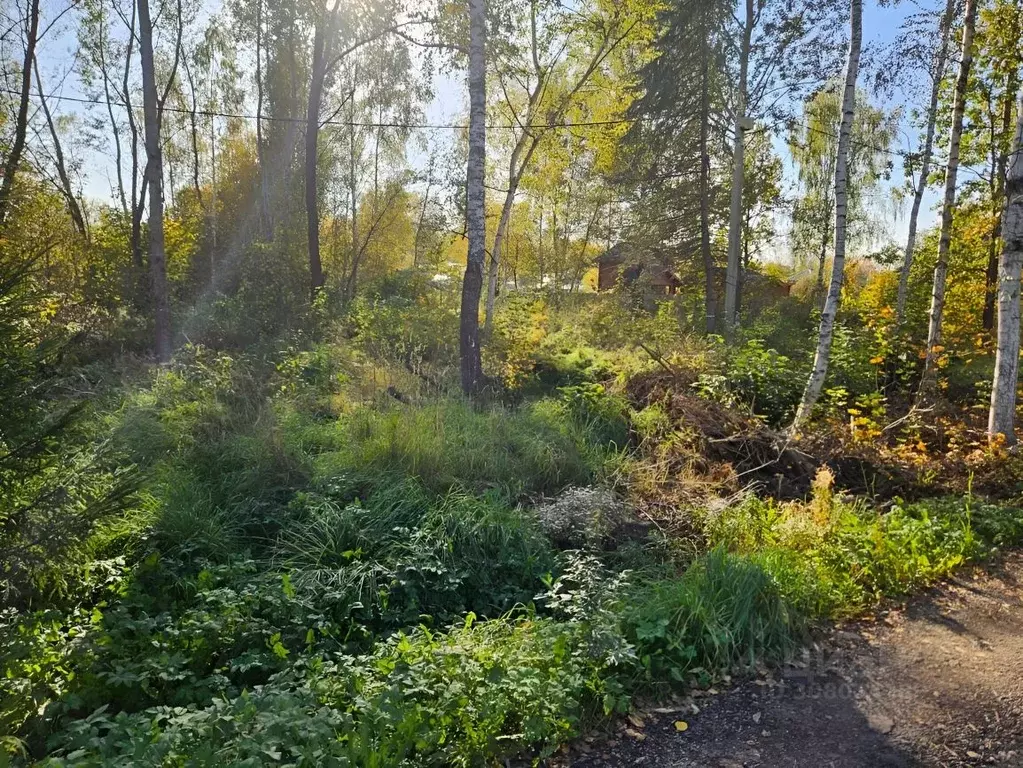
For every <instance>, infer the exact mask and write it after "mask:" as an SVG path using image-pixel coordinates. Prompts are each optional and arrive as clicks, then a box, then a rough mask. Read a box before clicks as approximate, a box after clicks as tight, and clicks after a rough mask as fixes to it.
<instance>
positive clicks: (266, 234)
mask: <svg viewBox="0 0 1023 768" xmlns="http://www.w3.org/2000/svg"><path fill="white" fill-rule="evenodd" d="M263 101H264V96H263V0H256V160H257V162H258V163H259V221H260V228H261V230H262V233H263V238H264V239H265V240H270V239H272V238H273V224H272V223H271V218H270V182H269V178H268V174H269V173H270V169H269V168H268V167H267V164H266V140H265V138H264V136H263Z"/></svg>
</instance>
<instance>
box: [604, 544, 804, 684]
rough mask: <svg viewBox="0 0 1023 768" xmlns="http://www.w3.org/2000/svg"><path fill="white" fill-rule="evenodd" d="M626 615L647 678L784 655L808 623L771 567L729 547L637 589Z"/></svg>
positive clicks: (663, 679)
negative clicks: (673, 575) (730, 551)
mask: <svg viewBox="0 0 1023 768" xmlns="http://www.w3.org/2000/svg"><path fill="white" fill-rule="evenodd" d="M623 621H624V623H625V626H626V627H627V628H628V633H629V634H628V637H629V639H630V641H631V642H632V643H633V644H634V645H635V647H636V656H637V657H638V661H639V663H638V667H639V670H638V671H639V673H640V676H641V679H642V680H643V681H644V682H645V683H646V684H664V683H671V682H675V683H683V682H686V681H688V680H689V675H690V674H693V673H695V674H698V675H699V674H701V673H702V674H703V675H704V676H706V675H707V674H708V673H710V672H713V671H715V670H720V669H729V668H731V667H733V666H735V665H737V664H752V663H754V662H755V661H757V660H760V659H772V658H778V657H780V656H782V655H784V654H785V653H786V652H787V651H788V650H790V649H791V648H792V647H793V644H794V642H795V640H796V639H797V638H798V636H799V634H800V633H801V631H802V629H803V626H804V623H803V622H804V618H803V617H802V616H801V615H800V614H799V613H798V612H796V611H794V610H793V609H792V607H791V606H790V605H789V604H788V603H787V601H786V600H785V599H784V596H783V594H782V588H781V587H780V586H779V585H778V583H777V582H776V581H775V580H774V578H773V577H772V575H771V574H770V573H769V572H767V571H766V570H764V569H763V568H761V567H760V566H759V565H758V564H757V563H755V562H751V561H749V560H746V559H743V558H741V557H737V556H734V555H729V554H728V553H726V552H725V551H724V550H722V549H716V550H714V551H712V552H710V553H708V554H707V555H705V556H703V557H702V558H700V559H699V560H697V561H696V562H695V563H694V564H693V565H692V566H691V567H690V568H689V569H688V570H687V571H686V573H685V575H684V576H682V577H681V578H679V579H672V580H664V581H656V582H653V583H651V584H648V585H646V586H645V587H644V588H643V589H641V590H639V591H638V592H637V593H636V594H633V595H630V598H629V600H628V602H627V606H626V608H625V610H624V616H623Z"/></svg>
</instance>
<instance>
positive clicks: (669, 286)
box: [596, 243, 682, 296]
mask: <svg viewBox="0 0 1023 768" xmlns="http://www.w3.org/2000/svg"><path fill="white" fill-rule="evenodd" d="M596 264H597V290H598V291H610V290H614V288H615V287H616V286H617V285H619V283H622V284H624V285H631V284H633V283H635V282H636V281H637V280H638V279H639V278H640V277H641V276H643V275H644V274H649V275H650V277H649V284H650V290H651V292H653V293H655V294H658V295H664V296H674V295H675V294H677V293H678V291H679V288H680V287H681V286H682V281H681V280H679V279H678V276H677V275H676V274H675V273H674V272H673V271H672V270H671V269H670V268H668V267H664V266H660V265H654V264H648V263H644V261H643V260H642V259H640V258H630V257H629V253H628V246H627V245H626V244H624V243H618V244H617V245H615V246H613V247H612V248H611V250H609V251H605V252H604V253H603V254H602V255H600V256H598V257H597V261H596Z"/></svg>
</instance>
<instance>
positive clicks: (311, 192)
mask: <svg viewBox="0 0 1023 768" xmlns="http://www.w3.org/2000/svg"><path fill="white" fill-rule="evenodd" d="M328 13H329V11H328ZM329 34H330V22H329V20H328V19H319V20H317V24H316V29H315V31H314V33H313V63H312V75H311V79H310V83H309V110H308V112H307V114H306V124H305V210H306V224H307V231H308V241H309V279H310V290H311V292H312V294H313V295H314V296H315V294H316V293H317V292H318V291H319V290H320V289H321V288H323V284H324V277H323V263H322V262H321V260H320V206H319V200H318V195H317V192H318V188H317V185H318V180H317V173H316V170H317V165H318V163H317V160H318V157H317V154H318V153H317V142H318V139H319V135H320V105H321V103H322V101H323V80H324V77H325V76H326V72H327V57H326V46H327V43H326V39H325V38H326V37H327V36H328V35H329Z"/></svg>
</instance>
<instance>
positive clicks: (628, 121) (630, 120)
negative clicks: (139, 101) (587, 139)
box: [0, 88, 919, 160]
mask: <svg viewBox="0 0 1023 768" xmlns="http://www.w3.org/2000/svg"><path fill="white" fill-rule="evenodd" d="M0 93H6V94H9V95H12V96H20V95H21V94H20V92H19V91H15V90H13V89H7V88H0ZM45 98H46V99H47V100H49V101H66V102H71V103H75V104H86V105H90V106H106V105H107V102H106V101H104V100H101V99H90V98H85V97H82V96H63V95H56V94H50V95H48V96H46V97H45ZM110 104H111V105H112V106H115V107H118V108H120V109H124V110H127V109H129V106H128V105H127V104H125V103H123V102H120V101H111V102H110ZM163 111H164V112H173V113H176V114H182V115H190V114H192V112H193V110H191V109H186V108H184V107H173V106H169V105H165V106H164V107H163ZM195 114H196V115H201V116H202V117H207V118H215V117H220V118H225V119H234V120H259V119H262V120H264V121H266V122H268V123H292V124H299V125H304V124H305V123H306V122H307V120H306V118H304V117H280V116H271V115H262V116H261V115H254V114H251V113H246V112H218V111H215V110H205V109H197V110H195ZM652 120H654V118H653V117H651V116H649V115H644V116H640V117H623V118H616V119H613V120H580V121H578V122H566V123H534V124H524V125H523V124H519V123H490V124H488V125H487V126H486V127H487V129H493V130H522V129H526V130H536V131H547V130H557V129H562V130H572V129H574V128H597V127H601V126H615V125H632V124H634V123H641V122H648V121H652ZM320 125H321V126H324V125H333V126H339V127H344V128H394V129H406V130H467V129H468V127H469V126H468V125H467V124H465V123H401V122H386V123H385V122H372V121H359V120H337V119H329V120H324V121H323V122H321V123H320ZM781 125H786V126H788V127H794V126H797V125H798V126H801V127H803V128H805V129H806V130H808V131H810V132H812V133H817V134H819V135H822V136H827V137H830V138H833V139H838V138H839V136H838V134H836V133H832V132H830V131H826V130H824V129H822V128H817V127H815V126H812V125H809V124H808V123H803V122H801V121H798V120H785V121H779V122H777V123H775V124H774V125H773V126H769V127H765V128H761V129H759V131H773V130H775V129H777V128H778V127H779V126H781ZM852 143H853V145H855V146H857V147H860V148H861V149H869V150H872V151H874V152H878V153H880V154H886V155H889V156H891V157H898V158H900V159H902V160H910V159H916V158H918V157H919V153H918V152H909V151H900V150H895V149H890V148H887V149H886V148H884V147H879V146H876V145H874V144H870V143H868V142H864V141H858V140H857V139H855V138H854V139H853V140H852Z"/></svg>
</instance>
